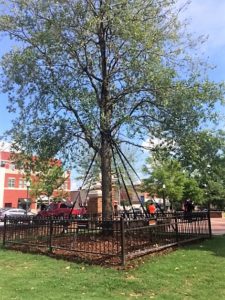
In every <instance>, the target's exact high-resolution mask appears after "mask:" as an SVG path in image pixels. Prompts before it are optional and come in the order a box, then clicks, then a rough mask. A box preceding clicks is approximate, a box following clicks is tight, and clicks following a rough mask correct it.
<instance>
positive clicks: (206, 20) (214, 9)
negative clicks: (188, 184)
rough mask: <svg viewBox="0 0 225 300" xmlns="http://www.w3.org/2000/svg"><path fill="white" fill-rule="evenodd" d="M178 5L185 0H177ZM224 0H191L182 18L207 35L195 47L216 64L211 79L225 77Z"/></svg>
mask: <svg viewBox="0 0 225 300" xmlns="http://www.w3.org/2000/svg"><path fill="white" fill-rule="evenodd" d="M178 2H179V4H182V3H184V2H186V0H179V1H178ZM224 16H225V0H193V1H192V3H191V4H190V5H189V6H188V8H187V9H186V11H185V12H184V13H183V14H182V18H187V19H188V20H189V28H188V30H189V31H190V32H192V33H193V34H195V35H196V36H198V35H202V34H203V35H206V36H208V40H207V41H206V43H205V44H204V45H202V48H201V49H200V50H199V52H200V54H201V53H202V52H203V53H204V56H205V57H206V58H208V60H209V62H210V63H211V64H213V65H215V66H216V68H215V69H213V70H212V71H210V73H209V77H210V79H212V80H215V81H223V80H225V17H224ZM0 43H1V47H0V57H1V56H2V55H3V54H4V53H5V52H7V51H8V50H9V49H10V47H11V46H12V43H11V42H10V41H9V40H8V39H6V38H1V40H0ZM6 106H7V95H4V94H0V137H1V135H2V134H3V132H4V131H5V130H8V129H9V128H10V126H11V120H12V119H13V117H14V116H13V115H11V114H9V113H8V112H7V109H6Z"/></svg>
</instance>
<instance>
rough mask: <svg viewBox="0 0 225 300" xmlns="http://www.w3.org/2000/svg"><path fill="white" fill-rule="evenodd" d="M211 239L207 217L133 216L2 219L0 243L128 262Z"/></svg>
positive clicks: (77, 256) (69, 255)
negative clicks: (135, 258) (156, 252)
mask: <svg viewBox="0 0 225 300" xmlns="http://www.w3.org/2000/svg"><path fill="white" fill-rule="evenodd" d="M208 237H211V224H210V218H209V215H208V213H204V212H197V213H192V214H189V215H185V214H184V213H170V214H158V215H155V216H154V217H152V216H151V217H150V216H148V217H146V216H143V215H135V216H131V215H129V217H126V218H124V217H123V216H121V217H118V216H117V217H116V218H112V219H110V220H103V219H102V218H101V216H94V217H93V216H92V217H86V218H83V219H78V218H71V219H63V218H60V219H59V218H48V219H44V218H27V219H24V218H23V219H19V218H17V219H15V218H10V217H5V219H4V226H2V227H1V229H0V241H2V244H3V246H5V247H7V248H17V249H18V248H19V249H21V250H23V249H26V250H28V249H36V250H39V251H42V252H46V253H47V252H50V253H54V254H55V255H61V256H64V257H69V258H71V259H80V260H85V261H90V262H92V263H99V262H101V263H115V264H119V263H120V264H123V265H124V264H125V263H126V260H128V259H131V258H133V257H135V256H139V255H143V254H145V253H148V252H154V251H158V250H161V249H163V248H165V247H170V246H174V245H179V244H181V243H185V242H190V241H192V240H197V239H202V238H208Z"/></svg>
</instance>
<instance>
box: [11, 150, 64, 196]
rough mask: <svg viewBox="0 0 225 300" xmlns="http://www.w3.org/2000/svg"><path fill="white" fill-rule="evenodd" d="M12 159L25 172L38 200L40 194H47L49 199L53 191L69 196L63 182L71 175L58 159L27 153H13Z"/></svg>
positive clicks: (32, 194) (32, 191)
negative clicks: (43, 157)
mask: <svg viewBox="0 0 225 300" xmlns="http://www.w3.org/2000/svg"><path fill="white" fill-rule="evenodd" d="M12 159H13V161H14V162H15V164H16V167H17V168H18V169H20V170H21V171H22V172H23V173H24V177H25V178H26V181H29V182H30V183H31V186H30V195H31V197H32V198H35V200H37V199H38V198H40V196H47V198H48V200H49V199H50V197H51V196H53V193H54V192H55V195H56V194H57V196H59V197H61V198H64V197H68V194H67V192H65V190H64V188H63V184H64V183H65V181H66V180H67V179H68V177H69V175H68V174H67V173H66V172H65V171H64V169H63V167H62V164H61V162H60V161H59V160H57V159H40V158H38V157H33V156H29V155H27V154H25V153H21V152H20V153H13V154H12Z"/></svg>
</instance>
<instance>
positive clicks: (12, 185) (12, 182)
mask: <svg viewBox="0 0 225 300" xmlns="http://www.w3.org/2000/svg"><path fill="white" fill-rule="evenodd" d="M8 187H12V188H13V187H15V178H9V179H8Z"/></svg>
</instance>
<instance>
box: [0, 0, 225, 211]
mask: <svg viewBox="0 0 225 300" xmlns="http://www.w3.org/2000/svg"><path fill="white" fill-rule="evenodd" d="M2 3H3V4H4V5H7V10H5V14H1V17H0V30H1V31H2V32H4V33H7V34H8V35H9V36H10V38H12V39H14V40H16V41H18V42H19V43H18V47H17V48H16V49H13V50H11V51H10V52H9V53H8V54H6V55H5V56H4V59H3V61H2V68H3V72H4V75H3V76H5V80H4V79H3V90H4V91H5V92H8V95H9V101H10V105H9V108H10V110H11V111H14V110H15V109H17V110H18V109H19V111H20V114H19V117H18V118H17V120H15V121H14V126H13V130H12V131H11V136H12V139H13V140H14V141H15V143H16V144H17V145H20V147H22V148H23V149H26V151H27V152H30V153H36V154H37V155H38V156H39V157H41V156H47V157H55V155H56V154H58V155H59V154H60V153H61V154H62V155H63V157H64V159H65V161H68V160H69V159H70V160H72V161H74V160H75V158H78V157H79V156H82V155H83V154H85V153H86V152H87V151H88V149H92V150H93V151H94V152H97V153H98V154H99V156H100V162H101V178H102V197H103V215H104V216H106V217H107V216H111V213H112V201H111V161H112V147H114V148H116V145H118V146H120V144H121V143H124V142H126V143H130V144H136V142H135V141H140V140H143V139H146V136H150V137H151V138H154V137H157V138H158V137H163V138H164V139H175V137H176V136H180V135H182V136H185V132H190V131H193V130H195V129H196V128H198V126H199V124H200V123H201V122H203V121H205V120H206V118H207V119H210V113H211V110H212V108H213V106H214V104H215V102H216V101H217V100H219V99H222V95H223V93H222V90H221V86H219V85H217V84H214V83H213V82H210V81H209V80H208V79H207V76H203V75H204V74H205V65H204V66H203V68H201V66H202V64H201V62H200V61H199V60H198V61H195V60H193V59H191V57H190V53H191V51H192V46H194V45H195V42H194V41H193V40H190V39H189V38H188V35H185V33H184V28H183V26H182V25H181V23H180V22H179V20H178V15H179V9H178V8H177V5H176V4H175V1H174V0H160V1H155V0H153V1H149V0H134V1H129V0H66V1H58V0H57V1H56V0H49V1H38V0H29V1H24V0H17V1H15V0H7V1H4V0H3V1H2ZM186 49H187V51H186ZM193 57H194V56H193ZM3 78H4V77H3ZM206 113H207V115H206ZM180 128H182V131H181V130H180Z"/></svg>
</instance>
